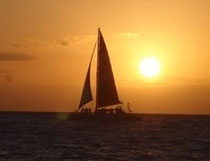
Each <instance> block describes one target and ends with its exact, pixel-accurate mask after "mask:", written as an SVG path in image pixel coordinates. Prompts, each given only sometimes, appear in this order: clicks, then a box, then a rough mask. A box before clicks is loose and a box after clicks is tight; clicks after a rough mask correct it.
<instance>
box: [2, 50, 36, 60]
mask: <svg viewBox="0 0 210 161" xmlns="http://www.w3.org/2000/svg"><path fill="white" fill-rule="evenodd" d="M34 59H35V57H34V56H31V55H27V54H23V53H4V52H0V61H29V60H34Z"/></svg>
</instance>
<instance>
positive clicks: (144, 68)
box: [139, 56, 160, 78]
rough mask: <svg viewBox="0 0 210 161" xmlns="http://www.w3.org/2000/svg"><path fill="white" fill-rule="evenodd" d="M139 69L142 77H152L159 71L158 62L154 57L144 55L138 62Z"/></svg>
mask: <svg viewBox="0 0 210 161" xmlns="http://www.w3.org/2000/svg"><path fill="white" fill-rule="evenodd" d="M139 70H140V72H141V74H142V75H143V76H144V77H147V78H153V77H156V76H157V75H158V74H159V73H160V63H159V61H158V60H157V59H156V58H155V57H152V56H151V57H146V58H144V59H143V60H142V61H141V62H140V65H139Z"/></svg>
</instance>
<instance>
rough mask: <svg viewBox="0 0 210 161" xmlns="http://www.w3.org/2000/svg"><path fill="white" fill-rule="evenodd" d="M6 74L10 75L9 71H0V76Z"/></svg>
mask: <svg viewBox="0 0 210 161" xmlns="http://www.w3.org/2000/svg"><path fill="white" fill-rule="evenodd" d="M8 73H10V71H8V70H4V69H0V74H8Z"/></svg>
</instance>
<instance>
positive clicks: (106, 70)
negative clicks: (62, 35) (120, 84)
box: [96, 29, 121, 110]
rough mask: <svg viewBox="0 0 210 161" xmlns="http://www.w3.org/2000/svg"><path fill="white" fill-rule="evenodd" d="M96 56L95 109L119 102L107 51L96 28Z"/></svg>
mask: <svg viewBox="0 0 210 161" xmlns="http://www.w3.org/2000/svg"><path fill="white" fill-rule="evenodd" d="M97 56H98V60H97V88H96V110H97V108H100V107H104V106H110V105H115V104H120V103H121V102H120V101H119V98H118V94H117V89H116V85H115V81H114V76H113V72H112V67H111V62H110V59H109V55H108V51H107V48H106V44H105V42H104V38H103V36H102V34H101V31H100V29H99V30H98V55H97Z"/></svg>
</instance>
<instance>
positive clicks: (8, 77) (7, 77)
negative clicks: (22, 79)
mask: <svg viewBox="0 0 210 161" xmlns="http://www.w3.org/2000/svg"><path fill="white" fill-rule="evenodd" d="M4 79H5V81H6V82H11V81H12V80H13V77H12V76H11V75H9V74H7V75H5V76H4Z"/></svg>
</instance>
